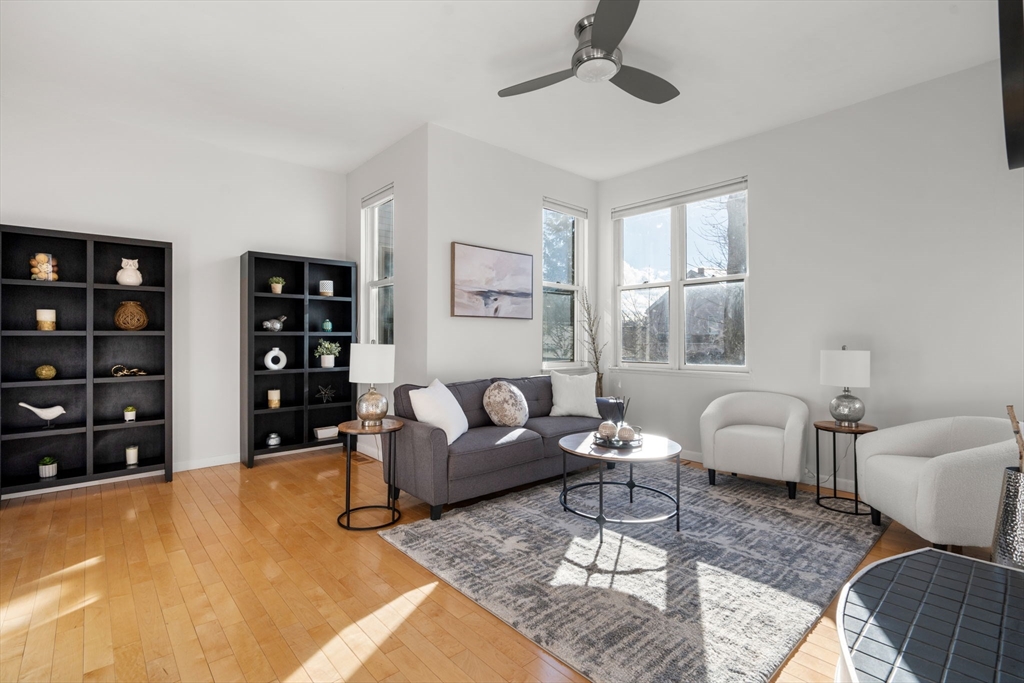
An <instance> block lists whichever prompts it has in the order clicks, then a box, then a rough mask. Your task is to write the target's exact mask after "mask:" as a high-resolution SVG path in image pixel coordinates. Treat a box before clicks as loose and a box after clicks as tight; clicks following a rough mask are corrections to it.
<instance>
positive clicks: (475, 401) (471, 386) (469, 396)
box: [445, 379, 494, 429]
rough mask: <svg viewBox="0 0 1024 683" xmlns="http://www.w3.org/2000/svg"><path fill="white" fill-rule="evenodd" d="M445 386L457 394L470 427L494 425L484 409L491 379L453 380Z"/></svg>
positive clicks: (456, 398) (456, 396)
mask: <svg viewBox="0 0 1024 683" xmlns="http://www.w3.org/2000/svg"><path fill="white" fill-rule="evenodd" d="M445 386H446V387H448V389H449V390H451V392H452V394H454V395H455V400H456V401H458V402H459V405H460V406H462V412H464V413H466V420H467V421H468V422H469V428H470V429H473V428H474V427H493V426H494V423H493V422H491V418H490V417H488V415H487V411H486V410H484V392H485V391H487V387H489V386H491V380H489V379H474V380H472V381H469V382H452V383H451V384H446V385H445Z"/></svg>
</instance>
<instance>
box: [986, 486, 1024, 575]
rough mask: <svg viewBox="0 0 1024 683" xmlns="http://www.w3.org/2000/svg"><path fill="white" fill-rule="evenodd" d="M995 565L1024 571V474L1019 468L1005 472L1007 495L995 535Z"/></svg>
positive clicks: (1002, 499) (993, 545) (1000, 504)
mask: <svg viewBox="0 0 1024 683" xmlns="http://www.w3.org/2000/svg"><path fill="white" fill-rule="evenodd" d="M992 561H993V562H995V563H996V564H1001V565H1003V566H1004V567H1015V568H1017V569H1024V474H1021V471H1020V468H1019V467H1007V468H1006V470H1005V471H1004V472H1003V492H1002V494H1001V495H1000V496H999V509H998V511H997V512H996V530H995V533H994V534H993V535H992Z"/></svg>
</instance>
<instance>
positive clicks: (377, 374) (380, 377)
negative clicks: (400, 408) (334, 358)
mask: <svg viewBox="0 0 1024 683" xmlns="http://www.w3.org/2000/svg"><path fill="white" fill-rule="evenodd" d="M349 348H350V352H351V359H350V360H349V371H348V380H349V381H350V382H352V383H353V384H369V385H370V390H369V391H367V392H366V393H365V394H363V395H362V396H360V397H359V400H358V401H356V415H358V416H359V419H360V420H362V421H363V427H364V428H369V427H380V426H381V425H382V424H383V420H384V417H385V416H386V415H387V414H388V399H387V397H386V396H384V394H382V393H380V392H379V391H377V387H376V386H374V385H375V384H377V383H378V382H379V383H381V384H390V383H391V382H394V381H395V345H394V344H377V343H370V344H352V346H350V347H349Z"/></svg>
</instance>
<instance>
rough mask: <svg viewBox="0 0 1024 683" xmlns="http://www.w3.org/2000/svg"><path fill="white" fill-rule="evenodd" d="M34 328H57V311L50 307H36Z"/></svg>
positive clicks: (50, 329)
mask: <svg viewBox="0 0 1024 683" xmlns="http://www.w3.org/2000/svg"><path fill="white" fill-rule="evenodd" d="M36 329H37V330H47V331H52V330H56V329H57V311H55V310H54V309H52V308H37V309H36Z"/></svg>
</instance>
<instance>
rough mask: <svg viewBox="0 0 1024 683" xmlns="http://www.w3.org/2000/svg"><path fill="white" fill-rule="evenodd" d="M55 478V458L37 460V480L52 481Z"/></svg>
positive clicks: (48, 457)
mask: <svg viewBox="0 0 1024 683" xmlns="http://www.w3.org/2000/svg"><path fill="white" fill-rule="evenodd" d="M56 476H57V458H55V457H53V456H52V455H47V456H43V457H42V458H39V478H40V479H52V478H53V477H56Z"/></svg>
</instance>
